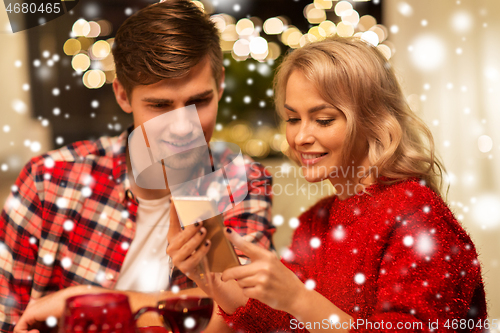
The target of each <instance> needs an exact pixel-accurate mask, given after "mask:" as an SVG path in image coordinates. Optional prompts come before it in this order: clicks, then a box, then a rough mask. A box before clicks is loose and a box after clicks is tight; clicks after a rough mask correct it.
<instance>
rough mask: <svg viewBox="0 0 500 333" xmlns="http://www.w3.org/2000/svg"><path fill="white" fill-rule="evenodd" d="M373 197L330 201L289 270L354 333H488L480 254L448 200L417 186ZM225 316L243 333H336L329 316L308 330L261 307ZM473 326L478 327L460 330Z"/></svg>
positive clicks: (305, 227) (304, 226) (307, 227)
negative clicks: (344, 316) (313, 331)
mask: <svg viewBox="0 0 500 333" xmlns="http://www.w3.org/2000/svg"><path fill="white" fill-rule="evenodd" d="M367 191H368V192H369V193H370V194H371V195H369V194H360V195H354V196H352V197H349V198H347V199H345V200H339V199H338V198H337V197H336V196H333V197H328V198H325V199H323V200H321V201H319V202H318V203H317V204H316V205H314V206H313V207H312V208H311V209H309V210H308V211H307V212H305V213H304V214H302V215H301V216H300V218H299V221H300V225H299V227H298V228H297V230H296V231H295V234H294V236H293V241H292V245H291V252H290V253H289V255H287V256H285V258H283V259H282V261H283V263H284V264H285V265H286V266H288V267H289V268H290V269H291V270H292V271H294V272H295V273H296V274H297V276H298V277H299V278H300V279H301V280H302V281H303V282H305V281H307V280H311V281H314V283H315V290H316V291H318V292H319V293H320V294H322V295H323V296H325V297H326V298H327V299H329V300H330V301H331V302H332V303H333V304H335V305H336V306H337V307H338V308H340V309H341V310H342V311H344V312H346V313H348V314H349V315H350V316H352V317H353V318H354V320H353V322H351V323H350V326H349V329H350V330H351V332H395V331H399V332H428V331H431V330H430V329H434V331H433V332H469V331H472V332H482V329H483V328H482V327H481V326H483V325H484V320H485V319H486V301H485V294H484V287H483V282H482V278H481V269H480V264H479V261H478V258H477V253H476V250H475V247H474V244H473V243H472V241H471V239H470V238H469V236H468V235H467V233H466V232H465V231H464V229H463V228H462V227H461V225H460V224H459V223H458V222H457V220H456V219H455V218H454V216H453V214H452V212H451V211H450V210H449V209H448V207H447V206H446V204H445V203H444V202H443V200H442V199H441V197H440V196H438V195H436V194H435V193H434V192H433V191H432V190H430V189H429V188H427V187H425V186H423V185H421V183H420V182H419V181H418V179H416V178H414V179H410V180H405V181H402V182H399V183H396V184H392V185H381V184H374V185H372V186H370V187H369V188H367ZM315 238H317V239H319V241H320V242H319V244H320V245H319V246H317V245H318V241H317V239H315ZM312 239H314V240H313V241H312V242H311V240H312ZM313 246H314V247H313ZM310 284H312V283H311V282H310ZM290 293H293V290H291V291H290ZM220 312H221V314H222V315H223V316H224V318H225V319H226V322H227V323H228V324H229V325H230V326H231V327H233V329H235V330H236V332H242V331H243V332H258V333H263V332H283V331H285V332H306V331H307V328H314V326H313V325H317V326H316V328H321V326H319V325H325V324H326V325H327V326H326V327H329V328H331V327H335V326H332V324H330V322H329V321H328V320H329V318H325V320H324V321H322V322H319V323H318V322H316V324H315V323H314V322H312V323H311V322H310V323H307V322H306V323H302V324H303V325H302V324H300V323H299V322H298V321H297V320H296V319H295V318H294V317H293V316H291V315H290V314H288V313H286V312H283V311H277V310H274V309H272V308H270V307H268V306H267V305H265V304H263V303H260V302H259V301H257V300H254V299H250V300H249V301H248V303H247V304H246V306H244V307H240V308H238V309H237V310H236V312H235V313H233V314H232V315H227V314H226V313H224V312H223V311H222V309H220ZM461 319H462V321H460V320H461ZM469 319H471V320H469ZM361 320H364V322H363V323H362V322H361ZM465 320H468V321H467V325H469V326H465V327H474V328H473V329H471V330H468V329H467V330H460V326H461V325H462V327H464V326H463V323H464V322H465ZM368 322H371V324H372V325H371V326H370V324H369V323H368ZM388 322H390V324H389V323H388ZM353 323H356V324H358V323H359V324H360V325H353ZM436 323H437V325H436ZM472 324H474V325H472ZM308 325H309V326H308ZM377 325H378V326H377ZM398 325H399V326H398ZM401 325H406V326H401ZM447 326H448V327H447ZM337 327H338V326H337ZM323 328H325V326H323ZM398 328H399V329H398ZM454 328H455V329H454Z"/></svg>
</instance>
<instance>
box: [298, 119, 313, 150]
mask: <svg viewBox="0 0 500 333" xmlns="http://www.w3.org/2000/svg"><path fill="white" fill-rule="evenodd" d="M314 140H315V139H314V132H313V129H312V128H311V126H310V125H309V124H308V123H307V122H303V123H302V124H301V126H300V129H299V131H298V132H297V135H296V136H295V144H296V145H298V146H301V145H305V144H312V143H314Z"/></svg>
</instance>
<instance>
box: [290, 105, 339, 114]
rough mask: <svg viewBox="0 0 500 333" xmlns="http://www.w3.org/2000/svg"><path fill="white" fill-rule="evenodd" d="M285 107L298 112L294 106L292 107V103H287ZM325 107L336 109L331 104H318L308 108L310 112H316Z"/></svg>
mask: <svg viewBox="0 0 500 333" xmlns="http://www.w3.org/2000/svg"><path fill="white" fill-rule="evenodd" d="M285 108H287V109H288V110H290V111H292V112H295V113H297V111H295V109H294V108H292V107H291V106H290V105H288V104H286V103H285ZM323 109H335V108H334V107H333V106H332V105H330V104H320V105H316V106H314V107H312V108H310V109H309V110H307V112H308V113H314V112H317V111H320V110H323Z"/></svg>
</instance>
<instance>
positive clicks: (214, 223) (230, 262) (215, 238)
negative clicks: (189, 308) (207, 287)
mask: <svg viewBox="0 0 500 333" xmlns="http://www.w3.org/2000/svg"><path fill="white" fill-rule="evenodd" d="M172 200H173V202H174V204H175V210H176V211H177V215H178V216H179V222H180V223H181V226H186V225H189V224H192V223H195V222H196V221H203V226H204V227H205V229H207V235H206V237H205V239H210V242H211V243H212V244H211V246H210V250H208V253H207V261H208V267H209V270H210V271H211V272H214V273H222V272H223V271H224V270H226V269H228V268H231V267H235V266H239V265H240V261H239V260H238V256H237V255H236V252H235V251H234V247H233V244H231V242H229V240H228V239H227V238H226V237H225V236H224V230H225V226H224V221H223V219H222V214H220V213H219V211H218V210H217V207H216V204H215V201H214V200H212V199H210V198H209V197H188V196H185V197H184V196H182V197H181V196H178V197H174V196H172Z"/></svg>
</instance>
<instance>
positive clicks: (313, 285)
mask: <svg viewBox="0 0 500 333" xmlns="http://www.w3.org/2000/svg"><path fill="white" fill-rule="evenodd" d="M304 284H305V286H306V289H308V290H314V288H316V282H315V281H314V280H312V279H309V280H306V282H305V283H304Z"/></svg>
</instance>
